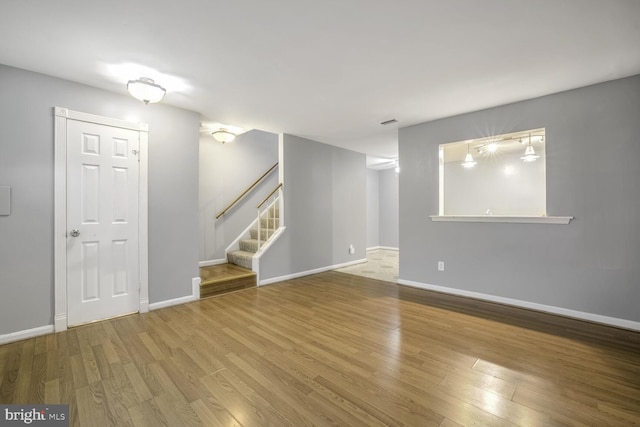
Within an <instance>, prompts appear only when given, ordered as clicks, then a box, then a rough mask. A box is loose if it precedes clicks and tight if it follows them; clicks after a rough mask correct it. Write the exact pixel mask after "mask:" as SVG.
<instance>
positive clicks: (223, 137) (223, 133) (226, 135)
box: [211, 128, 236, 144]
mask: <svg viewBox="0 0 640 427" xmlns="http://www.w3.org/2000/svg"><path fill="white" fill-rule="evenodd" d="M211 136H213V138H214V139H215V140H216V141H218V142H221V143H223V144H224V143H225V142H231V141H233V140H234V139H236V134H235V133H233V132H229V131H228V130H226V129H224V128H220V129H218V130H216V131H214V132H211Z"/></svg>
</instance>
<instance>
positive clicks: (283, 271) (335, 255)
mask: <svg viewBox="0 0 640 427" xmlns="http://www.w3.org/2000/svg"><path fill="white" fill-rule="evenodd" d="M281 150H282V159H283V165H282V167H283V168H284V169H283V175H284V188H283V195H284V212H285V216H284V219H285V226H286V227H287V228H286V230H285V232H284V234H283V235H282V236H281V237H280V238H279V239H278V240H277V241H275V242H274V244H273V246H271V248H270V249H269V250H268V251H267V252H266V253H265V254H264V255H263V256H262V258H261V260H260V280H261V281H264V280H269V279H277V278H284V277H287V276H292V275H297V274H303V273H305V272H309V271H314V270H318V269H325V268H328V267H331V266H334V265H340V264H344V263H348V262H350V261H355V260H358V259H363V258H365V257H366V253H365V250H366V234H367V230H366V214H367V213H366V212H367V206H366V191H367V189H366V158H365V155H364V154H361V153H356V152H354V151H350V150H345V149H343V148H338V147H334V146H331V145H327V144H323V143H320V142H317V141H313V140H309V139H305V138H301V137H297V136H293V135H288V134H284V135H282V145H281ZM349 245H353V246H354V248H355V254H349Z"/></svg>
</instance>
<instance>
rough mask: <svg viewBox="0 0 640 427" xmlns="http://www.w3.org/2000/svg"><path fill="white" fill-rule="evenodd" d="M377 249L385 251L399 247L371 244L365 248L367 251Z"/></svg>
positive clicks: (396, 249)
mask: <svg viewBox="0 0 640 427" xmlns="http://www.w3.org/2000/svg"><path fill="white" fill-rule="evenodd" d="M378 249H384V250H385V251H396V252H397V251H399V250H400V248H394V247H392V246H372V247H370V248H367V251H375V250H378Z"/></svg>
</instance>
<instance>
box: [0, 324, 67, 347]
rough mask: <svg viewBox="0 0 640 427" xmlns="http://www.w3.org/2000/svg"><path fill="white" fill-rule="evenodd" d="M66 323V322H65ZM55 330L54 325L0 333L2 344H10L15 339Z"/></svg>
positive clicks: (49, 332) (45, 333) (19, 339)
mask: <svg viewBox="0 0 640 427" xmlns="http://www.w3.org/2000/svg"><path fill="white" fill-rule="evenodd" d="M65 325H66V323H65ZM53 332H54V326H53V325H46V326H39V327H37V328H33V329H25V330H24V331H17V332H11V333H10V334H4V335H0V345H2V344H9V343H11V342H15V341H22V340H26V339H28V338H33V337H39V336H41V335H48V334H52V333H53Z"/></svg>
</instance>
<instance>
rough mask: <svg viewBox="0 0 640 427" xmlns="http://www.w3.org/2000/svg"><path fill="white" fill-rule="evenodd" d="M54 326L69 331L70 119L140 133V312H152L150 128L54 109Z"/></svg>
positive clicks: (58, 329)
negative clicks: (149, 222) (150, 299)
mask: <svg viewBox="0 0 640 427" xmlns="http://www.w3.org/2000/svg"><path fill="white" fill-rule="evenodd" d="M53 111H54V116H55V127H54V180H53V181H54V183H53V186H54V220H53V236H54V250H53V252H54V254H53V259H54V313H53V318H54V325H53V326H52V327H53V328H54V330H55V332H61V331H64V330H66V329H67V325H68V315H67V314H68V313H67V235H66V234H67V120H77V121H82V122H90V123H96V124H100V125H105V126H112V127H118V128H123V129H130V130H133V131H138V132H139V135H140V138H139V141H140V150H139V151H140V157H139V162H140V168H139V172H138V173H139V181H138V189H139V192H138V217H139V218H138V244H139V256H138V263H139V265H138V271H139V275H140V277H139V284H140V289H139V292H140V302H139V308H138V310H139V311H140V313H145V312H147V311H149V244H148V242H149V236H148V204H149V202H148V163H149V155H148V145H149V134H148V132H149V125H147V124H146V123H131V122H127V121H124V120H119V119H114V118H111V117H103V116H97V115H94V114H87V113H82V112H79V111H72V110H69V109H67V108H61V107H54V109H53Z"/></svg>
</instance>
